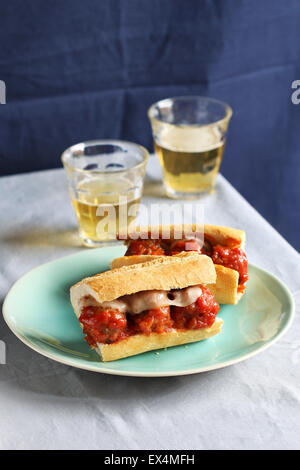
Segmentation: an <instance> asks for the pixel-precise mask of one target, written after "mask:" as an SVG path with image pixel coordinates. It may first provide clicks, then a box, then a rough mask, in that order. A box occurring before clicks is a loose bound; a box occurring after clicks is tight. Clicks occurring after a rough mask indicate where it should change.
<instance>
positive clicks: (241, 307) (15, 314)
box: [3, 246, 294, 377]
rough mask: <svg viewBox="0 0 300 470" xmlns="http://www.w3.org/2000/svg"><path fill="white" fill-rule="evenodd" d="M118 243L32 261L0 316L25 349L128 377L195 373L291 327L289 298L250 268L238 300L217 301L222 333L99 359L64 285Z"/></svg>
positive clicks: (100, 264)
mask: <svg viewBox="0 0 300 470" xmlns="http://www.w3.org/2000/svg"><path fill="white" fill-rule="evenodd" d="M123 253H124V246H117V247H107V248H99V249H93V250H90V249H87V250H85V251H82V252H80V253H77V254H75V255H71V256H67V257H65V258H61V259H58V260H56V261H52V262H50V263H47V264H44V265H42V266H39V267H37V268H35V269H33V270H32V271H30V272H29V273H27V274H25V276H23V277H22V278H21V279H19V280H18V281H17V282H16V283H15V284H14V286H13V287H12V289H11V290H10V292H9V293H8V295H7V297H6V299H5V302H4V306H3V314H4V319H5V321H6V323H7V324H8V326H9V327H10V329H11V330H12V331H13V332H14V334H15V335H16V336H17V337H18V338H19V339H20V340H21V341H23V342H24V343H25V344H27V346H29V347H30V348H32V349H34V350H35V351H37V352H39V353H40V354H43V355H44V356H47V357H49V358H51V359H53V360H55V361H58V362H62V363H64V364H67V365H70V366H74V367H79V368H81V369H87V370H91V371H95V372H102V373H106V374H117V375H131V376H145V377H146V376H148V377H157V376H171V375H185V374H195V373H198V372H203V371H207V370H212V369H218V368H220V367H225V366H228V365H231V364H234V363H236V362H239V361H242V360H244V359H247V358H249V357H251V356H253V355H255V354H257V353H259V352H260V351H262V350H264V349H266V348H267V347H269V346H271V344H272V343H274V342H275V341H277V340H278V339H279V338H280V337H281V336H282V335H283V334H284V333H285V332H286V331H287V329H288V328H289V326H290V325H291V322H292V319H293V315H294V301H293V297H292V295H291V293H290V291H289V289H288V288H287V287H286V286H285V285H284V284H283V283H282V282H281V281H280V280H279V279H277V278H276V277H274V276H273V275H271V274H270V273H268V272H266V271H264V270H262V269H260V268H258V267H257V266H253V265H251V264H250V266H249V281H248V287H247V291H246V293H245V295H244V297H243V298H242V300H241V301H240V302H239V304H238V305H235V306H233V305H224V306H222V307H221V311H220V313H219V316H220V317H221V318H222V319H223V320H224V325H223V329H222V332H221V334H219V335H218V336H215V337H213V338H210V339H207V340H205V341H200V342H198V343H192V344H188V345H183V346H176V347H173V348H169V349H166V350H159V351H150V352H147V353H144V354H140V355H138V356H133V357H129V358H125V359H120V360H118V361H114V362H106V363H105V362H101V361H100V360H99V356H98V355H97V354H96V352H94V351H92V350H91V349H90V348H89V347H88V345H87V343H86V342H85V341H84V339H83V333H82V329H81V327H80V325H79V322H78V320H77V318H76V317H75V314H74V313H73V309H72V306H71V304H70V300H69V289H70V287H71V286H72V285H73V284H75V283H76V282H77V281H79V280H81V279H82V278H83V277H86V276H89V275H93V274H96V273H99V272H101V271H105V270H107V269H109V263H110V261H111V260H112V259H113V258H115V257H117V256H122V255H123Z"/></svg>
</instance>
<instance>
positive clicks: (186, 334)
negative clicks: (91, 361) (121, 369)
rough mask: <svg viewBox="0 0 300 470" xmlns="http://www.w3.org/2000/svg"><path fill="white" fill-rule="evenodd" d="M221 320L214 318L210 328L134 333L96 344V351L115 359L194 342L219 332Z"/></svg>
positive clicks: (104, 356)
mask: <svg viewBox="0 0 300 470" xmlns="http://www.w3.org/2000/svg"><path fill="white" fill-rule="evenodd" d="M222 325H223V320H221V319H220V318H216V320H215V322H214V324H213V325H212V326H211V327H210V328H200V329H198V330H172V331H170V332H167V333H161V334H158V333H151V334H150V335H149V336H145V335H134V336H129V338H126V339H124V340H122V341H119V342H117V343H113V344H103V343H102V344H101V343H98V344H97V348H96V351H97V352H98V354H99V355H100V357H101V359H102V361H115V360H117V359H122V358H124V357H128V356H135V355H136V354H141V353H143V352H146V351H152V350H155V349H162V348H169V347H171V346H179V345H180V344H187V343H194V342H196V341H202V340H203V339H208V338H210V337H212V336H215V335H217V334H219V333H220V332H221V329H222Z"/></svg>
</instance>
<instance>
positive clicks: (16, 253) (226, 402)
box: [0, 157, 300, 450]
mask: <svg viewBox="0 0 300 470" xmlns="http://www.w3.org/2000/svg"><path fill="white" fill-rule="evenodd" d="M0 194H1V200H0V210H1V225H0V246H1V248H0V249H1V267H0V299H1V302H3V300H4V297H5V295H6V294H7V292H8V290H9V288H10V287H11V286H12V284H13V283H14V282H15V281H16V280H17V279H18V278H19V277H20V276H21V275H22V274H24V273H25V272H27V271H28V270H29V269H31V268H33V267H35V266H38V265H39V264H41V263H44V262H46V261H49V260H53V259H55V258H58V257H61V256H64V255H66V254H71V253H76V252H78V251H79V250H82V249H83V248H82V247H81V246H80V243H79V241H78V236H77V233H76V220H75V215H74V214H73V211H72V208H71V204H70V202H69V199H68V191H67V186H66V177H65V174H64V172H63V170H49V171H43V172H38V173H30V174H26V175H16V176H10V177H3V178H0ZM143 202H144V203H146V204H149V203H150V202H160V203H164V204H172V202H174V201H171V200H170V199H167V198H165V197H164V196H163V192H162V187H161V184H160V169H159V166H158V164H157V161H156V160H155V159H154V157H151V158H150V162H149V165H148V169H147V184H146V186H145V192H144V199H143ZM201 202H202V203H203V204H204V215H205V222H206V223H213V224H217V225H228V226H232V227H237V228H243V229H245V230H246V233H247V254H248V258H249V260H250V261H251V262H252V263H255V264H257V265H259V266H261V267H262V268H265V269H267V270H269V271H271V272H272V273H274V274H275V275H277V276H278V277H280V278H281V279H282V280H283V281H284V282H285V283H286V284H287V285H288V286H289V288H290V289H291V291H292V293H293V294H294V296H295V299H296V305H297V300H299V297H300V295H299V294H300V264H299V254H298V253H297V252H296V251H295V250H294V249H293V248H292V247H291V246H290V245H289V244H288V243H287V242H286V241H285V240H284V239H283V238H282V237H281V236H280V235H279V234H278V232H276V231H275V230H274V228H272V227H271V226H270V225H269V224H268V223H267V222H266V220H264V219H263V218H262V217H261V216H260V215H259V214H258V213H257V212H256V211H255V210H254V209H253V208H252V207H251V206H250V205H249V204H248V203H247V202H246V201H245V200H244V199H243V198H242V197H241V196H240V194H239V193H237V192H236V191H235V189H234V188H233V187H232V186H231V185H230V184H229V183H228V182H227V181H226V180H225V179H224V178H223V177H222V176H221V175H220V176H219V177H218V181H217V186H216V191H215V193H214V194H213V195H211V196H207V197H204V198H203V199H202V200H201ZM297 314H299V305H298V312H297ZM299 333H300V327H299V320H298V317H297V316H296V319H295V321H294V323H293V326H292V328H291V329H290V330H289V332H288V333H287V334H286V336H284V337H283V338H282V339H281V340H280V341H279V342H278V343H276V344H275V345H273V346H272V347H271V348H270V349H268V350H266V351H265V352H263V353H262V354H260V355H258V356H256V357H254V358H252V359H249V360H247V361H245V362H242V363H239V364H237V365H234V366H231V367H227V368H225V369H220V370H216V371H211V372H206V373H202V374H198V375H191V376H182V377H168V378H134V377H119V376H111V375H103V374H96V373H92V372H87V371H83V370H79V369H74V368H71V367H67V366H64V365H62V364H59V363H56V362H54V361H52V360H50V359H47V358H45V357H42V356H40V355H38V354H37V353H36V352H34V351H32V350H31V349H29V348H28V347H27V346H25V345H24V344H23V343H21V342H20V341H19V340H18V339H17V338H16V337H15V336H14V335H13V334H12V333H11V332H10V330H9V329H8V328H7V326H6V324H5V323H4V320H3V319H2V318H1V320H0V340H2V341H4V342H5V344H6V356H7V357H6V364H5V365H0V382H1V387H0V416H1V419H0V448H3V449H78V448H80V449H111V450H114V449H124V450H125V449H126V450H133V449H254V448H255V449H299V447H300V446H299V435H300V425H299V423H300V406H299V405H300V391H299V383H300V380H299V379H300V374H299V370H300V367H299V366H300V336H299Z"/></svg>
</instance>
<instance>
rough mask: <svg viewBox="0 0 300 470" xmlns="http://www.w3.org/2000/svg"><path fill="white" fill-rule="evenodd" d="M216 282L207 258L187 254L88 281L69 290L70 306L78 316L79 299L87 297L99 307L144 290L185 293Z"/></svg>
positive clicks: (87, 279) (114, 270) (140, 264)
mask: <svg viewBox="0 0 300 470" xmlns="http://www.w3.org/2000/svg"><path fill="white" fill-rule="evenodd" d="M215 280H216V271H215V267H214V264H213V262H212V260H211V259H210V258H209V257H208V256H205V255H198V254H197V253H192V252H190V253H188V252H186V253H184V254H183V255H182V256H160V257H158V258H156V259H154V260H151V261H149V260H148V261H146V262H142V263H139V264H132V265H131V266H123V267H121V268H116V269H112V270H110V271H106V272H104V273H101V274H97V275H96V276H93V277H87V278H85V279H83V280H82V281H80V282H78V283H77V284H75V285H74V286H72V287H71V302H72V305H73V307H74V310H75V312H76V314H77V312H78V311H79V308H80V305H79V303H80V299H81V298H82V297H84V296H87V295H90V296H92V297H93V298H94V299H95V300H96V301H97V302H99V303H102V302H109V301H111V300H115V299H117V298H119V297H122V296H123V295H129V294H134V293H136V292H140V291H143V290H170V289H184V288H185V287H189V286H195V285H197V284H211V283H213V282H215Z"/></svg>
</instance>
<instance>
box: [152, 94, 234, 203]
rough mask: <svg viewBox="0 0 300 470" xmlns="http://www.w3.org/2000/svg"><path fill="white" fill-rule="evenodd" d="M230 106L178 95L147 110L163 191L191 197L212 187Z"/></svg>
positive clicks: (205, 99)
mask: <svg viewBox="0 0 300 470" xmlns="http://www.w3.org/2000/svg"><path fill="white" fill-rule="evenodd" d="M231 116H232V109H231V107H230V106H229V105H228V104H226V103H223V102H221V101H218V100H215V99H211V98H206V97H203V96H180V97H177V98H167V99H164V100H162V101H158V102H157V103H154V104H153V105H152V106H151V107H150V108H149V110H148V117H149V119H150V122H151V126H152V133H153V139H154V148H155V152H156V154H157V156H158V157H159V160H160V163H161V166H162V170H163V181H164V186H165V189H166V192H167V195H168V196H170V197H173V198H183V199H194V198H197V197H199V196H200V195H201V194H203V193H212V192H213V191H214V187H215V182H216V177H217V174H218V171H219V168H220V164H221V160H222V156H223V152H224V147H225V141H226V132H227V129H228V124H229V121H230V118H231Z"/></svg>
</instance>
